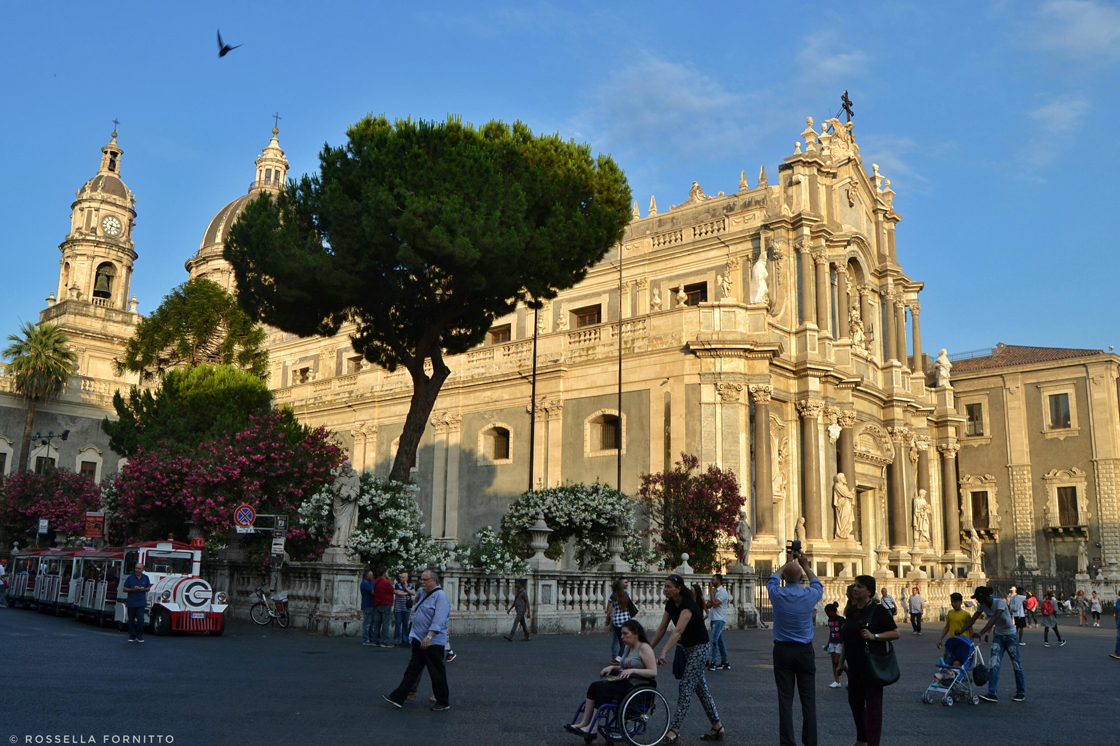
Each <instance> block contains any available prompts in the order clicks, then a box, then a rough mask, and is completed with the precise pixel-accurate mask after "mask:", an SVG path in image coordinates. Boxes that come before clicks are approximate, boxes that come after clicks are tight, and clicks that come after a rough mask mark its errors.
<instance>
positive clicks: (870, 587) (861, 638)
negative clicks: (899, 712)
mask: <svg viewBox="0 0 1120 746" xmlns="http://www.w3.org/2000/svg"><path fill="white" fill-rule="evenodd" d="M852 601H853V602H854V603H855V608H853V609H852V610H851V614H850V615H849V616H847V617H846V618H845V620H844V626H842V627H841V628H840V639H841V640H842V641H843V643H844V661H845V663H846V664H847V667H848V706H849V707H851V708H852V718H854V719H855V721H856V746H879V738H880V737H881V736H882V734H883V687H882V686H880V685H879V684H876V683H875V682H874V681H873V680H872V679H871V674H870V673H869V671H868V668H867V651H868V650H869V649H870V650H872V651H874V652H876V653H886V652H887V642H888V641H890V640H897V639H898V637H899V635H898V626H897V625H895V623H894V617H893V616H891V613H890V612H889V611H887V610H886V609H884V608H883V607H882V606H881V605H880V604H879V603H878V602H877V601H876V600H875V578H873V577H871V576H870V575H860V576H858V577H857V578H856V582H855V583H854V584H852Z"/></svg>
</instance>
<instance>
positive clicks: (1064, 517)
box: [1058, 487, 1080, 526]
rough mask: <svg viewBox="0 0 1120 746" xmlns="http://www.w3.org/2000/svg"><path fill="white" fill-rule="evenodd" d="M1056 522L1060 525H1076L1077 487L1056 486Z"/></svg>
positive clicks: (1077, 522) (1077, 521) (1077, 523)
mask: <svg viewBox="0 0 1120 746" xmlns="http://www.w3.org/2000/svg"><path fill="white" fill-rule="evenodd" d="M1058 522H1059V524H1060V525H1062V526H1077V525H1079V523H1080V521H1079V520H1078V515H1077V488H1076V487H1059V488H1058Z"/></svg>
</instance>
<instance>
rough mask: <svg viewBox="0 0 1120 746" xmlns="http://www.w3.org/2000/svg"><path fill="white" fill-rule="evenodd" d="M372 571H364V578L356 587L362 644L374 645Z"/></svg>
mask: <svg viewBox="0 0 1120 746" xmlns="http://www.w3.org/2000/svg"><path fill="white" fill-rule="evenodd" d="M373 587H374V582H373V570H366V574H365V577H364V578H363V579H362V582H361V584H359V585H358V592H359V593H361V595H362V644H363V645H376V644H377V643H376V642H375V641H374V639H373V637H374V632H373V609H374V603H373Z"/></svg>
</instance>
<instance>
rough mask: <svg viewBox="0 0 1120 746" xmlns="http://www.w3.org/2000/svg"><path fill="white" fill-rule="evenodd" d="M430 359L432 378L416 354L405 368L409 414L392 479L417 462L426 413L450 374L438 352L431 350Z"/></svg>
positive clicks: (406, 472) (405, 473)
mask: <svg viewBox="0 0 1120 746" xmlns="http://www.w3.org/2000/svg"><path fill="white" fill-rule="evenodd" d="M431 359H432V376H431V378H429V377H428V376H427V375H425V374H424V358H419V357H418V358H416V362H415V364H414V365H412V366H410V367H409V368H408V372H409V374H410V375H411V376H412V401H411V402H409V405H408V416H407V417H405V420H404V430H403V431H402V432H401V439H400V443H399V444H398V446H397V455H396V458H395V459H393V469H392V471H390V472H389V479H391V480H393V481H394V482H407V481H408V477H409V471H410V470H411V469H412V465H413V464H415V463H416V450H417V449H418V448H419V447H420V438H421V437H423V435H424V428H425V427H427V424H428V416H429V415H431V413H432V409H433V408H434V407H435V405H436V397H438V396H439V390H440V387H442V386H443V383H444V381H446V380H447V377H448V376H450V375H451V369H450V368H448V367H447V366H446V365H445V364H444V362H443V355H442V354H441V353H440V352H438V351H437V352H436V353H435V354H433V355H432V356H431Z"/></svg>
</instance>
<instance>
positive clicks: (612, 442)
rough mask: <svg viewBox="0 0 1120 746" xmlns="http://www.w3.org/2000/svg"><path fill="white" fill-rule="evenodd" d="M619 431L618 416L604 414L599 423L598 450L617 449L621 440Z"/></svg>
mask: <svg viewBox="0 0 1120 746" xmlns="http://www.w3.org/2000/svg"><path fill="white" fill-rule="evenodd" d="M619 431H620V428H619V426H618V418H617V417H615V416H613V415H606V416H604V417H603V421H602V422H601V423H600V424H599V450H600V451H615V450H618V445H619V442H620V440H621V438H620V437H619V436H620V432H619Z"/></svg>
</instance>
